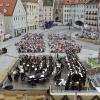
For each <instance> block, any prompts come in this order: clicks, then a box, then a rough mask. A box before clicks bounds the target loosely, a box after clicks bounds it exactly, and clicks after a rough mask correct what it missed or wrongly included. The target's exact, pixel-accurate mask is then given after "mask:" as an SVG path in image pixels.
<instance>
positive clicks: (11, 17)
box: [0, 0, 27, 37]
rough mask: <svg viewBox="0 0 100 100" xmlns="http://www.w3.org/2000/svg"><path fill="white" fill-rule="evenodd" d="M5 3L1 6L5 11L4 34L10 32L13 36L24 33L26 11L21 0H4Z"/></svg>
mask: <svg viewBox="0 0 100 100" xmlns="http://www.w3.org/2000/svg"><path fill="white" fill-rule="evenodd" d="M0 3H3V1H2V2H0ZM5 3H6V4H7V5H8V6H7V7H5V8H3V10H4V11H5V12H4V15H5V16H4V22H5V34H11V35H12V36H13V37H14V36H18V35H19V34H21V33H25V32H26V31H27V29H26V27H27V24H26V12H25V9H24V7H23V5H22V2H21V0H6V2H5ZM6 4H5V5H6Z"/></svg>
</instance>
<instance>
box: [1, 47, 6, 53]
mask: <svg viewBox="0 0 100 100" xmlns="http://www.w3.org/2000/svg"><path fill="white" fill-rule="evenodd" d="M5 53H7V49H6V48H5V47H4V48H2V49H0V55H2V54H5Z"/></svg>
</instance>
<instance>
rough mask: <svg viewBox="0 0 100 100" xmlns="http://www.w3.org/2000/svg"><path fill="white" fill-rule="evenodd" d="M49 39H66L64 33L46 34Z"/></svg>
mask: <svg viewBox="0 0 100 100" xmlns="http://www.w3.org/2000/svg"><path fill="white" fill-rule="evenodd" d="M48 39H49V40H67V35H66V34H48Z"/></svg>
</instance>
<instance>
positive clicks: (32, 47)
mask: <svg viewBox="0 0 100 100" xmlns="http://www.w3.org/2000/svg"><path fill="white" fill-rule="evenodd" d="M15 45H16V47H17V50H18V52H19V53H39V52H44V51H45V43H44V41H43V35H42V34H38V33H28V34H26V35H25V36H24V37H23V38H22V39H21V41H20V42H19V43H16V44H15Z"/></svg>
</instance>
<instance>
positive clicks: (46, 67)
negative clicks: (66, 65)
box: [12, 55, 54, 85]
mask: <svg viewBox="0 0 100 100" xmlns="http://www.w3.org/2000/svg"><path fill="white" fill-rule="evenodd" d="M53 69H54V61H53V57H52V56H48V57H47V56H42V57H41V56H28V55H21V56H20V57H19V64H18V65H17V66H16V68H15V69H14V70H13V71H12V77H13V81H15V82H18V81H19V80H21V81H23V82H27V83H28V84H30V85H36V83H38V82H39V83H41V82H45V81H47V80H49V77H50V75H51V74H52V72H53Z"/></svg>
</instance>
